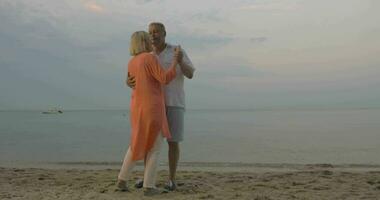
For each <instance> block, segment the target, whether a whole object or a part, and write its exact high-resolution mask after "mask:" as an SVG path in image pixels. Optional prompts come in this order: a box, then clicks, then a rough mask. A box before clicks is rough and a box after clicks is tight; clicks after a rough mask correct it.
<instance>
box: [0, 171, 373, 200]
mask: <svg viewBox="0 0 380 200" xmlns="http://www.w3.org/2000/svg"><path fill="white" fill-rule="evenodd" d="M117 174H118V170H116V169H103V170H83V169H36V168H25V169H23V168H0V199H27V200H34V199H35V200H42V199H123V200H125V199H179V200H184V199H254V200H269V199H273V200H275V199H318V200H322V199H334V200H336V199H355V200H356V199H380V170H379V169H367V170H350V169H336V168H334V167H305V168H304V169H297V170H288V171H286V170H285V171H277V172H275V171H266V172H265V170H264V171H258V172H221V171H219V172H212V171H179V172H178V185H179V187H178V190H177V191H175V192H170V193H167V194H161V195H158V196H154V197H144V196H143V192H142V190H141V189H134V188H132V192H117V191H115V178H116V176H117ZM141 176H142V173H141V172H139V171H138V172H135V173H134V174H133V180H131V181H129V184H130V185H133V183H134V181H135V180H136V179H138V178H140V177H141ZM158 177H159V178H158V182H157V184H158V186H159V187H163V185H164V183H165V181H166V180H167V172H166V171H160V172H159V176H158Z"/></svg>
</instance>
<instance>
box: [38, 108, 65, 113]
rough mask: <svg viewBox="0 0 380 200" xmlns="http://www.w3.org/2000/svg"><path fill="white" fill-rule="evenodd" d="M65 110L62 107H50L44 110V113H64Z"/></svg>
mask: <svg viewBox="0 0 380 200" xmlns="http://www.w3.org/2000/svg"><path fill="white" fill-rule="evenodd" d="M62 113H63V111H62V110H61V109H58V108H52V109H49V110H47V111H42V114H62Z"/></svg>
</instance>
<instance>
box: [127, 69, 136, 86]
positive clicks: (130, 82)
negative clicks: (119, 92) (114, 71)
mask: <svg viewBox="0 0 380 200" xmlns="http://www.w3.org/2000/svg"><path fill="white" fill-rule="evenodd" d="M126 83H127V85H128V87H130V88H132V89H135V86H136V80H135V77H134V76H132V75H131V74H130V73H129V72H128V78H127V81H126Z"/></svg>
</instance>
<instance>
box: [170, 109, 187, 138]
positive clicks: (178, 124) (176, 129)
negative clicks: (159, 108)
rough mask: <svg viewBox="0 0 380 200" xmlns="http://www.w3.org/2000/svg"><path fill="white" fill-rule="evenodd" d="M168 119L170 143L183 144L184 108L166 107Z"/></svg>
mask: <svg viewBox="0 0 380 200" xmlns="http://www.w3.org/2000/svg"><path fill="white" fill-rule="evenodd" d="M166 117H167V119H168V124H169V129H170V133H171V135H172V138H171V139H168V141H169V142H181V141H182V140H183V132H184V117H185V109H184V108H182V107H175V106H166Z"/></svg>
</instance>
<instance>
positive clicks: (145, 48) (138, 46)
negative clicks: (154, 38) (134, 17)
mask: <svg viewBox="0 0 380 200" xmlns="http://www.w3.org/2000/svg"><path fill="white" fill-rule="evenodd" d="M151 51H152V43H151V41H150V39H149V34H148V33H147V32H145V31H136V32H134V33H133V34H132V36H131V44H130V46H129V53H130V54H131V56H135V55H138V54H140V53H143V52H151Z"/></svg>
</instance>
